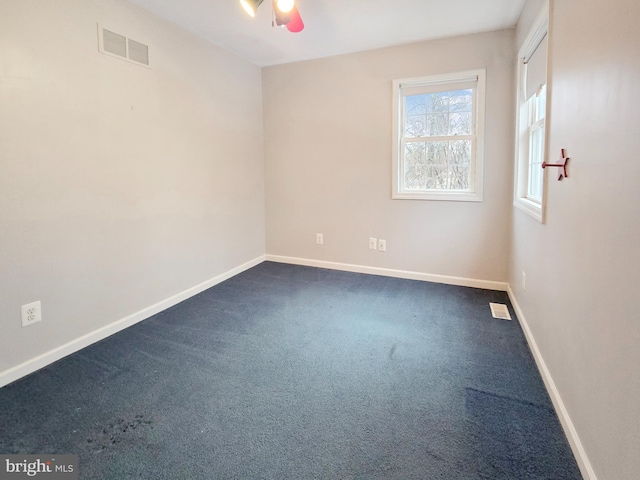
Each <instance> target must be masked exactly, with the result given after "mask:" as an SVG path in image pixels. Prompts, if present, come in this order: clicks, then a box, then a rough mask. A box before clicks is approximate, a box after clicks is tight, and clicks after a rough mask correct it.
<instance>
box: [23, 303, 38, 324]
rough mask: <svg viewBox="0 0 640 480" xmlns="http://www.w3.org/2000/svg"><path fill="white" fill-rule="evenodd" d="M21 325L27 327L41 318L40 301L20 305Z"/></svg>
mask: <svg viewBox="0 0 640 480" xmlns="http://www.w3.org/2000/svg"><path fill="white" fill-rule="evenodd" d="M21 310H22V326H23V327H28V326H29V325H33V324H34V323H38V322H39V321H41V320H42V306H41V304H40V301H37V302H32V303H27V304H26V305H22V307H21Z"/></svg>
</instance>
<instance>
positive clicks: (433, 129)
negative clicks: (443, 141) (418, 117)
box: [427, 113, 449, 137]
mask: <svg viewBox="0 0 640 480" xmlns="http://www.w3.org/2000/svg"><path fill="white" fill-rule="evenodd" d="M448 133H449V116H448V115H447V114H446V113H435V114H430V115H427V135H429V136H431V137H435V136H440V135H447V134H448Z"/></svg>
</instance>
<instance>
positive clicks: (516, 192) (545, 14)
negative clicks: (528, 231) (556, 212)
mask: <svg viewBox="0 0 640 480" xmlns="http://www.w3.org/2000/svg"><path fill="white" fill-rule="evenodd" d="M550 16H551V15H550V5H549V0H545V2H544V3H543V5H542V7H541V8H540V13H538V16H537V17H536V19H535V21H534V22H533V24H532V25H531V27H530V29H529V33H528V34H527V36H526V37H525V39H524V41H523V42H522V45H521V46H520V49H519V50H518V62H517V65H516V69H517V72H516V76H517V82H518V83H517V84H516V85H517V86H518V88H517V89H516V105H519V106H521V105H522V104H523V103H524V102H523V99H522V95H521V94H522V88H523V82H524V78H523V69H522V67H521V61H522V59H523V58H528V57H530V56H531V54H532V53H533V52H534V51H535V50H536V48H537V47H538V45H539V44H540V42H541V41H542V39H543V38H544V36H545V35H547V36H549V31H550V30H551V26H550ZM549 45H550V44H549ZM549 65H550V62H549V57H548V56H547V105H546V113H545V139H544V153H543V161H544V160H546V159H547V158H549V132H550V130H551V129H550V128H549V123H550V122H549V116H550V115H549V111H550V108H549V107H550V104H551V85H550V82H549V78H550V68H549ZM520 121H521V112H520V107H517V112H516V132H515V133H516V138H515V170H514V171H515V175H514V184H513V206H514V207H516V208H517V209H518V210H520V211H522V212H524V213H526V214H528V215H529V216H531V217H533V218H534V219H536V220H537V221H539V222H540V223H544V222H545V216H546V215H545V214H546V198H547V183H548V182H547V172H546V170H545V171H544V172H543V179H542V201H541V202H540V203H537V202H533V201H531V200H529V199H528V198H526V197H525V196H520V194H521V192H522V190H523V186H522V185H521V182H522V179H521V175H520V172H521V169H522V168H523V165H522V161H521V158H520V149H521V145H520V135H521V131H520V130H521V127H520ZM526 168H527V169H528V168H529V166H528V162H527V166H526Z"/></svg>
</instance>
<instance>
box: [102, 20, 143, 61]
mask: <svg viewBox="0 0 640 480" xmlns="http://www.w3.org/2000/svg"><path fill="white" fill-rule="evenodd" d="M98 48H99V50H100V52H102V53H104V54H106V55H111V56H115V57H118V58H121V59H123V60H128V61H130V62H133V63H137V64H138V65H144V66H146V67H148V66H149V46H148V45H145V44H144V43H140V42H137V41H135V40H132V39H131V38H127V37H125V36H124V35H120V34H119V33H115V32H113V31H111V30H107V29H106V28H103V27H102V26H101V25H100V24H98Z"/></svg>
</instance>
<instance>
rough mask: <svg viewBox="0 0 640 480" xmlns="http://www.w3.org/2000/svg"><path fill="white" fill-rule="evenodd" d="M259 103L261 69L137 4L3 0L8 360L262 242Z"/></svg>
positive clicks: (183, 284)
mask: <svg viewBox="0 0 640 480" xmlns="http://www.w3.org/2000/svg"><path fill="white" fill-rule="evenodd" d="M97 22H101V23H102V24H104V26H105V27H108V28H111V29H113V30H114V31H116V32H119V33H122V34H125V35H129V36H130V37H132V38H133V39H135V40H138V41H140V42H143V43H147V44H149V45H150V46H151V51H150V52H151V53H150V55H151V61H152V66H153V68H151V69H147V68H144V67H140V66H137V65H133V64H130V63H127V62H125V61H122V60H119V59H115V58H112V57H109V56H106V55H103V54H100V53H98V46H97V27H96V23H97ZM261 109H262V103H261V72H260V69H259V68H258V67H256V66H254V65H252V64H250V63H248V62H246V61H244V60H241V59H239V58H237V57H234V56H232V55H230V54H228V53H226V52H224V51H222V50H220V49H218V48H215V47H213V46H211V45H210V44H208V43H206V42H204V41H202V40H199V39H197V38H196V37H194V36H191V35H189V34H187V33H185V32H184V31H182V30H180V29H178V28H177V27H174V26H172V25H171V24H169V23H167V22H165V21H163V20H161V19H159V18H158V17H155V16H153V15H151V14H149V13H146V12H145V11H143V10H141V9H139V8H137V7H135V6H133V5H131V4H129V3H127V2H124V1H120V0H90V1H89V0H47V1H37V0H2V2H0V225H1V234H0V269H1V274H0V329H1V334H0V373H1V372H3V371H6V370H7V369H9V368H12V367H15V366H16V365H19V364H21V363H22V362H25V361H27V360H29V359H32V358H34V357H36V356H37V355H40V354H42V353H44V352H47V351H50V350H52V349H54V348H57V347H59V346H61V345H63V344H65V343H66V342H69V341H71V340H74V339H76V338H78V337H80V336H81V335H84V334H87V333H89V332H92V331H94V330H96V329H98V328H100V327H103V326H105V325H108V324H110V323H111V322H114V321H117V320H119V319H121V318H123V317H126V316H127V315H130V314H132V313H134V312H137V311H138V310H140V309H143V308H145V307H148V306H150V305H152V304H155V303H156V302H159V301H161V300H164V299H166V298H167V297H170V296H171V295H174V294H176V293H178V292H181V291H183V290H185V289H188V288H190V287H193V286H194V285H196V284H199V283H200V282H203V281H206V280H208V279H211V278H212V277H214V276H216V275H219V274H221V273H223V272H225V271H227V270H229V269H231V268H233V267H236V266H238V265H240V264H242V263H243V262H247V261H249V260H251V259H253V258H255V257H259V256H261V255H263V254H264V171H263V145H262V110H261ZM35 300H41V301H42V308H43V321H42V322H41V323H39V324H36V325H33V326H30V327H28V328H22V327H21V325H20V305H22V304H25V303H28V302H32V301H35Z"/></svg>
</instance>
